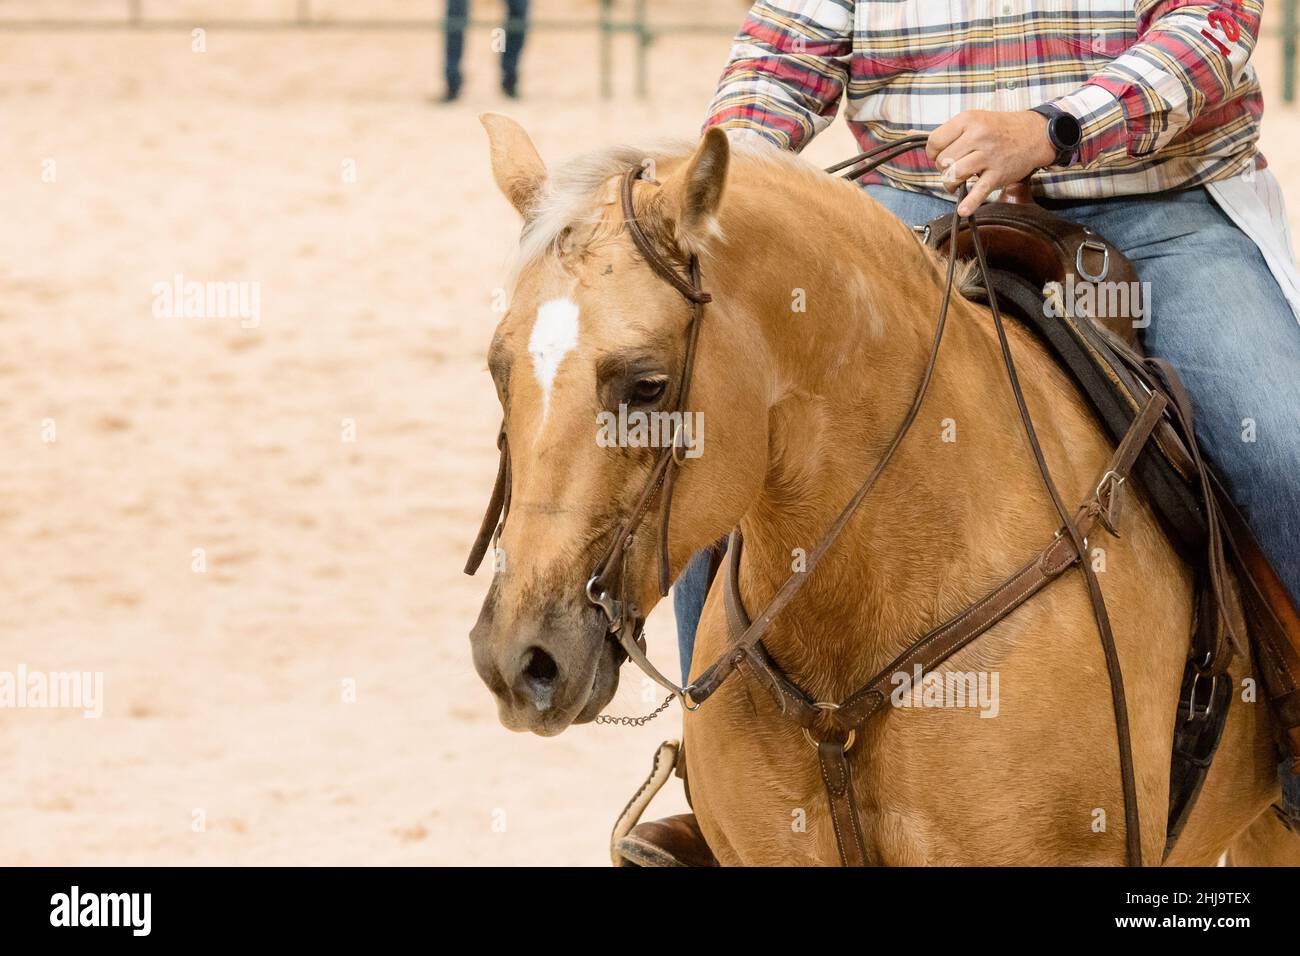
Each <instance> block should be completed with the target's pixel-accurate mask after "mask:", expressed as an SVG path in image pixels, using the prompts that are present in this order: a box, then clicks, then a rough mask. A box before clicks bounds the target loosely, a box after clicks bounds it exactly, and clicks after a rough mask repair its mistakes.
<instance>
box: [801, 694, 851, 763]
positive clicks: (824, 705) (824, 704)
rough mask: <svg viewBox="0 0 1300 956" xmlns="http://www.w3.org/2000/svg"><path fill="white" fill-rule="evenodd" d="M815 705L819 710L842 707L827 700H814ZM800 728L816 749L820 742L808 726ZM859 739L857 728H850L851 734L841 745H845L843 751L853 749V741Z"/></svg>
mask: <svg viewBox="0 0 1300 956" xmlns="http://www.w3.org/2000/svg"><path fill="white" fill-rule="evenodd" d="M813 706H814V707H816V708H817V709H818V710H839V709H840V705H839V704H832V703H831V702H830V701H825V700H815V701H813ZM799 729H800V730H802V731H803V737H804V740H806V741H808V743H809V744H810V745H811V746H812V749H813V750H816V749H817V747H818V746H819V744H818V743H817V741H816V740H813V735H812V734H811V733H809V732H808V728H807V727H801V728H799ZM857 739H858V732H857V731H856V730H850V731H849V736H848V737H847V738H846V739H845V741H844V743H843V744H842V745H841V746H842V747H843V751H842V752H843V753H848V752H849V751H850V750H852V749H853V742H854V741H855V740H857Z"/></svg>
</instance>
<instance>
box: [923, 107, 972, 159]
mask: <svg viewBox="0 0 1300 956" xmlns="http://www.w3.org/2000/svg"><path fill="white" fill-rule="evenodd" d="M968 118H969V114H968V113H958V114H957V115H956V116H954V117H953V118H952V119H950V120H948V122H946V123H944V124H943V125H942V126H940V127H938V128H937V129H935V130H932V131H931V133H930V138H929V140H927V141H926V144H925V154H926V155H927V156H929V157H930V162H932V163H933V162H936V161H937V160H938V158H939V154H940V153H942V152H943V151H944V150H945V149H947V148H948V147H949V146H951V145H952V144H953V143H955V142H956V141H957V140H958V139H959V138H960V137H961V134H962V133H964V132H966V122H967V120H968Z"/></svg>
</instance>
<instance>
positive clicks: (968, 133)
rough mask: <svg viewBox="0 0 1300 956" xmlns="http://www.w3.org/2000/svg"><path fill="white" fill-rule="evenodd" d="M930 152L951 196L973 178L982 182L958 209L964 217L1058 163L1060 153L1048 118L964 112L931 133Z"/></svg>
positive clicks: (972, 188)
mask: <svg viewBox="0 0 1300 956" xmlns="http://www.w3.org/2000/svg"><path fill="white" fill-rule="evenodd" d="M925 152H926V154H927V155H928V156H929V157H930V159H931V160H932V161H933V162H934V165H935V168H936V169H938V170H939V171H940V172H942V173H943V184H944V188H946V189H947V190H948V191H949V192H956V191H957V189H958V187H959V186H961V184H962V183H964V182H966V180H968V179H970V178H971V177H972V176H978V177H979V181H978V182H976V183H975V184H974V185H973V186H971V190H970V194H969V195H968V196H967V197H966V198H965V199H964V200H962V202H961V205H960V206H959V208H958V212H960V213H961V214H962V215H963V216H969V215H970V214H971V213H973V212H974V211H975V210H976V208H977V207H978V206H979V204H980V203H982V202H983V201H984V200H985V199H987V198H988V195H989V193H991V192H992V191H993V190H995V189H1000V188H1001V187H1003V186H1007V185H1010V184H1011V183H1016V182H1019V181H1020V180H1022V179H1024V178H1025V177H1026V176H1028V175H1029V174H1030V173H1032V172H1033V171H1034V170H1035V169H1039V168H1040V167H1043V166H1050V165H1051V164H1052V163H1053V161H1055V159H1056V148H1055V147H1054V146H1052V141H1051V140H1050V139H1049V138H1048V136H1047V117H1045V116H1042V115H1041V114H1039V113H1033V112H1030V111H1029V110H1025V111H1023V112H1018V113H994V112H991V111H989V110H966V111H965V112H963V113H958V114H957V115H956V116H954V117H953V118H952V119H950V120H949V121H948V122H946V123H944V124H943V125H942V126H940V127H939V128H938V129H936V130H935V131H934V132H932V133H931V134H930V141H929V143H927V144H926V147H925Z"/></svg>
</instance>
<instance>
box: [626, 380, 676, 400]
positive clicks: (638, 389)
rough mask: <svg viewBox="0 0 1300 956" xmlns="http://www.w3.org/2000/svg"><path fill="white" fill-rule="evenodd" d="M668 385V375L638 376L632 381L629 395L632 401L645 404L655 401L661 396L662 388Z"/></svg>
mask: <svg viewBox="0 0 1300 956" xmlns="http://www.w3.org/2000/svg"><path fill="white" fill-rule="evenodd" d="M667 387H668V377H667V376H666V375H656V376H654V377H652V378H639V379H637V380H636V381H635V382H633V383H632V389H631V395H630V396H629V397H630V399H631V400H632V401H633V402H636V403H638V404H642V405H647V404H649V403H650V402H657V401H658V400H659V399H660V398H662V397H663V394H664V390H665V389H666V388H667Z"/></svg>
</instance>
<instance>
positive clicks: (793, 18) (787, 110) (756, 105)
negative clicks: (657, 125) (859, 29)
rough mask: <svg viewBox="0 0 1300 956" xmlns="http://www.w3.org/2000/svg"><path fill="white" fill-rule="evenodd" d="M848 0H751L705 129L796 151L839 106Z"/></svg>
mask: <svg viewBox="0 0 1300 956" xmlns="http://www.w3.org/2000/svg"><path fill="white" fill-rule="evenodd" d="M854 2H855V0H757V2H756V3H755V4H754V6H753V7H752V8H751V9H750V11H749V15H748V16H747V17H746V18H745V23H744V25H743V26H742V27H741V28H740V33H739V34H737V36H736V39H735V42H734V43H733V45H732V48H731V59H730V61H729V62H728V63H727V66H726V68H725V69H724V70H723V72H722V78H721V80H719V82H718V90H717V93H715V94H714V97H713V103H712V104H711V105H710V107H709V119H708V121H707V122H706V123H705V128H706V129H707V128H708V127H710V126H721V127H723V128H725V129H728V130H751V131H753V132H755V133H758V134H759V135H762V136H763V137H765V138H766V139H768V140H770V141H772V142H773V143H775V144H776V145H777V146H780V147H782V148H783V149H790V150H799V149H802V148H803V147H804V145H805V144H806V143H808V141H809V140H811V139H812V138H813V137H814V136H815V135H817V133H819V132H821V131H822V130H823V129H825V128H826V127H827V126H829V125H830V123H831V121H832V120H833V119H834V118H835V112H836V110H837V109H838V108H839V103H840V97H841V96H842V95H843V93H844V86H845V84H846V83H847V82H848V75H849V59H850V56H851V54H852V52H853V7H854Z"/></svg>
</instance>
